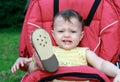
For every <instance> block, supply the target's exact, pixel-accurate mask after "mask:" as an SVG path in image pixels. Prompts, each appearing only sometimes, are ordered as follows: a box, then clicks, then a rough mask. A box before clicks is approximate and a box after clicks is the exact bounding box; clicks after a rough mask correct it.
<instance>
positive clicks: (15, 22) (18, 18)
mask: <svg viewBox="0 0 120 82" xmlns="http://www.w3.org/2000/svg"><path fill="white" fill-rule="evenodd" d="M26 2H27V0H0V28H10V27H21V25H22V23H23V18H24V8H25V5H26Z"/></svg>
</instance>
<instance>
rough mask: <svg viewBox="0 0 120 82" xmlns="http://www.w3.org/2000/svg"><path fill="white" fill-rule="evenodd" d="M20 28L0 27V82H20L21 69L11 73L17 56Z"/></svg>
mask: <svg viewBox="0 0 120 82" xmlns="http://www.w3.org/2000/svg"><path fill="white" fill-rule="evenodd" d="M20 32H21V28H0V82H20V80H21V78H22V76H23V75H24V72H23V71H17V72H16V73H14V74H13V73H11V70H10V69H11V66H12V65H13V64H14V62H15V61H16V59H17V58H18V57H19V56H18V47H19V39H20Z"/></svg>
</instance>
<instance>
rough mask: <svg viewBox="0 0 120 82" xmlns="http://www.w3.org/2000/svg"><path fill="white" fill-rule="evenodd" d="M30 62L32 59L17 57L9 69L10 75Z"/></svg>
mask: <svg viewBox="0 0 120 82" xmlns="http://www.w3.org/2000/svg"><path fill="white" fill-rule="evenodd" d="M31 61H32V58H24V57H19V58H18V59H17V60H16V62H15V63H14V65H13V66H12V68H11V71H12V73H14V72H16V71H17V70H18V69H19V68H20V66H21V67H23V66H25V65H27V64H28V63H30V62H31Z"/></svg>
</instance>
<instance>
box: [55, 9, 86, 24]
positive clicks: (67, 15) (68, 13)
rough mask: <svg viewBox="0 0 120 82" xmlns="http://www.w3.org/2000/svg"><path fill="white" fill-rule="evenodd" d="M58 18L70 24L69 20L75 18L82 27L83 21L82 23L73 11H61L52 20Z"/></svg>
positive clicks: (78, 15)
mask: <svg viewBox="0 0 120 82" xmlns="http://www.w3.org/2000/svg"><path fill="white" fill-rule="evenodd" d="M58 16H61V17H63V18H64V20H65V21H69V22H71V20H70V19H71V18H73V17H75V18H77V19H78V20H79V22H80V23H82V26H84V21H83V18H82V16H81V15H80V14H79V13H78V12H76V11H75V10H72V9H69V10H64V11H61V12H59V13H57V14H56V15H55V18H54V20H55V19H56V17H58Z"/></svg>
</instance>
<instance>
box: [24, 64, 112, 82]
mask: <svg viewBox="0 0 120 82" xmlns="http://www.w3.org/2000/svg"><path fill="white" fill-rule="evenodd" d="M63 70H64V71H63ZM71 72H77V73H79V72H80V73H85V74H98V75H99V76H100V77H102V78H103V79H104V80H105V82H110V80H109V79H108V77H106V75H105V74H103V73H102V72H100V71H98V70H96V69H94V68H91V67H88V66H73V67H60V68H59V69H58V71H57V72H55V73H48V72H43V71H39V70H37V71H34V72H33V73H31V74H28V75H26V76H24V78H23V79H22V82H38V81H40V80H41V78H44V77H48V76H53V75H57V74H61V73H71ZM58 79H59V80H80V81H81V80H82V81H83V80H90V82H99V80H97V79H91V78H77V77H60V78H58Z"/></svg>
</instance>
